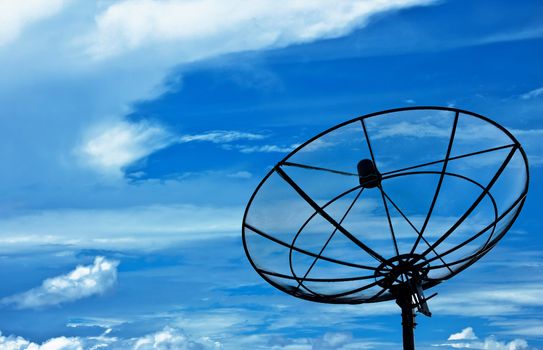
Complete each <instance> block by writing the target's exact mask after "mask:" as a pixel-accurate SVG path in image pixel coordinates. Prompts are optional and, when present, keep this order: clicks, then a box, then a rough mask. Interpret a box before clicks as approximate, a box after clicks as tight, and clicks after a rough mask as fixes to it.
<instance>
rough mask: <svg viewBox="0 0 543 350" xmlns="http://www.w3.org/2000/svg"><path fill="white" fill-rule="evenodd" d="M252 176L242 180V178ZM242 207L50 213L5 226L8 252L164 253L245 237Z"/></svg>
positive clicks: (0, 224)
mask: <svg viewBox="0 0 543 350" xmlns="http://www.w3.org/2000/svg"><path fill="white" fill-rule="evenodd" d="M247 175H248V174H244V173H242V174H238V177H239V176H240V177H243V176H247ZM242 213H243V208H241V207H230V206H225V207H211V206H207V207H206V206H196V205H170V206H166V205H161V206H158V205H156V206H142V207H127V208H121V209H110V210H109V209H102V210H50V211H45V212H40V213H35V214H28V215H23V216H18V217H12V218H10V219H5V220H2V221H0V234H1V238H0V246H2V247H4V249H9V247H12V248H13V249H23V247H32V246H44V247H46V246H47V245H51V244H59V245H68V246H76V247H102V248H108V247H115V246H118V244H120V243H122V244H123V247H125V248H127V249H128V248H129V247H130V248H140V249H141V248H143V249H146V248H147V249H148V248H151V247H154V248H157V247H162V246H165V245H168V244H171V243H172V242H183V241H188V240H199V239H209V238H217V237H221V236H223V235H233V234H236V235H237V234H238V232H239V218H240V217H241V215H242Z"/></svg>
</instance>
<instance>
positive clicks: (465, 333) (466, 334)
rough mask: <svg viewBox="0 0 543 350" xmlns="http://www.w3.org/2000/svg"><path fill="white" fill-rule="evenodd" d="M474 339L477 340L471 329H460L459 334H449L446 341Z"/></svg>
mask: <svg viewBox="0 0 543 350" xmlns="http://www.w3.org/2000/svg"><path fill="white" fill-rule="evenodd" d="M474 339H477V336H476V335H475V333H474V332H473V328H471V327H467V328H464V329H462V331H461V332H458V333H453V334H451V335H450V336H449V338H448V339H447V340H474Z"/></svg>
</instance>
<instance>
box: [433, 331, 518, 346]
mask: <svg viewBox="0 0 543 350" xmlns="http://www.w3.org/2000/svg"><path fill="white" fill-rule="evenodd" d="M448 340H450V341H452V342H450V343H444V344H436V345H434V346H443V347H450V348H453V349H485V350H521V349H527V348H528V343H527V342H526V340H524V339H514V340H511V341H510V342H504V341H499V340H497V339H496V338H495V337H494V336H489V337H487V338H485V339H484V340H477V336H475V333H474V332H473V329H472V328H471V327H468V328H464V329H463V330H462V332H460V333H454V334H451V336H449V339H448ZM466 340H471V341H466Z"/></svg>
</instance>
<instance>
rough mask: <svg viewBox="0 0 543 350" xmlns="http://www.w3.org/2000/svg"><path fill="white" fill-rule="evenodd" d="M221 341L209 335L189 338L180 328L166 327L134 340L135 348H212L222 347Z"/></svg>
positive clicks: (150, 349)
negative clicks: (214, 339) (194, 338)
mask: <svg viewBox="0 0 543 350" xmlns="http://www.w3.org/2000/svg"><path fill="white" fill-rule="evenodd" d="M221 348H222V347H221V344H220V343H219V342H216V341H213V340H211V339H210V338H208V337H202V338H200V339H197V340H193V339H190V338H188V337H187V336H186V335H185V334H184V333H183V332H182V331H181V330H180V329H176V328H172V327H165V328H164V329H163V330H161V331H159V332H156V333H153V334H149V335H146V336H144V337H141V338H139V339H137V340H135V341H134V345H133V347H132V349H133V350H154V349H156V350H169V349H179V350H189V349H190V350H191V349H194V350H196V349H198V350H208V349H209V350H212V349H216V350H218V349H221Z"/></svg>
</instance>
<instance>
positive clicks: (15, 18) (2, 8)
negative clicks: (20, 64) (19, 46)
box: [0, 0, 67, 46]
mask: <svg viewBox="0 0 543 350" xmlns="http://www.w3.org/2000/svg"><path fill="white" fill-rule="evenodd" d="M66 2H67V1H65V0H17V1H10V0H2V1H0V46H2V45H6V44H8V43H10V42H12V41H14V40H16V39H17V38H18V37H19V35H20V34H21V32H22V31H23V30H24V28H25V27H26V26H28V25H30V24H32V23H34V22H37V21H40V20H43V19H45V18H48V17H51V16H54V15H56V14H57V13H59V12H60V11H61V10H62V9H63V8H64V6H65V4H66Z"/></svg>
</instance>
